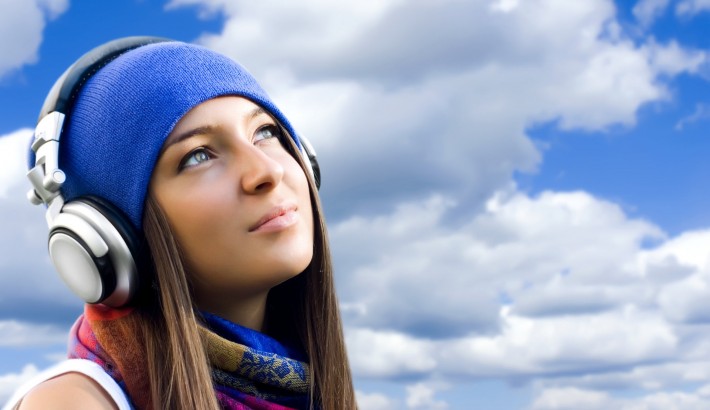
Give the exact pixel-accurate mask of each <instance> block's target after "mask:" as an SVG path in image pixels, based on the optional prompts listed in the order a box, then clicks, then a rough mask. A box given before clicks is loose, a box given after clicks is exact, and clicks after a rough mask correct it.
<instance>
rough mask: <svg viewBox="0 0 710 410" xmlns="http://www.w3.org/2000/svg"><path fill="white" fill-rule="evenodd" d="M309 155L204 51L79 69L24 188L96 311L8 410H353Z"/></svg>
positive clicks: (98, 53) (137, 49) (52, 98)
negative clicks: (65, 352) (62, 357)
mask: <svg viewBox="0 0 710 410" xmlns="http://www.w3.org/2000/svg"><path fill="white" fill-rule="evenodd" d="M60 135H61V138H59V137H60ZM308 153H309V152H308V149H307V143H306V142H305V141H304V140H303V139H301V138H299V137H298V136H297V134H296V133H295V132H294V130H293V129H292V128H291V125H290V124H289V122H288V120H287V119H286V118H285V117H284V116H283V114H282V113H281V112H280V111H279V110H278V109H277V108H276V107H275V106H274V104H273V103H272V102H271V101H270V99H269V98H268V96H267V95H266V94H265V93H264V91H263V90H262V89H261V88H260V87H259V85H258V84H257V83H256V81H255V80H254V79H253V78H252V77H251V75H250V74H249V73H247V72H246V71H245V70H244V68H243V67H241V66H240V65H239V64H237V63H236V62H234V61H232V60H230V59H228V58H227V57H225V56H223V55H221V54H218V53H215V52H213V51H210V50H207V49H205V48H202V47H199V46H195V45H190V44H185V43H181V42H173V41H164V40H162V39H153V38H129V39H121V40H119V41H116V42H112V43H109V44H108V45H104V46H102V47H100V48H98V49H96V50H94V51H92V52H90V53H89V54H87V55H86V56H85V57H83V58H82V59H81V60H79V61H78V62H77V63H75V65H74V66H72V67H70V69H69V70H68V72H67V73H65V75H64V76H63V77H62V78H60V80H59V81H58V83H57V85H55V88H54V89H53V91H52V92H51V93H50V95H49V96H48V98H47V102H45V107H44V108H43V110H42V114H41V119H40V122H39V124H38V127H37V130H36V132H35V142H34V144H33V150H32V153H31V165H30V166H31V168H32V169H31V171H30V173H29V177H30V180H31V181H32V182H33V185H34V187H35V189H34V191H33V192H31V196H32V199H33V201H34V202H36V203H45V204H46V205H47V206H48V214H47V220H48V221H49V225H50V240H49V249H50V255H51V257H52V260H53V262H54V264H55V266H56V267H57V270H58V271H59V273H60V275H61V276H62V277H63V279H64V280H65V281H66V282H67V283H68V284H69V286H70V287H71V288H72V289H73V290H74V291H75V292H76V293H77V294H79V295H80V296H81V297H82V298H84V300H86V301H87V302H89V303H88V304H87V305H86V308H85V312H84V314H83V315H82V316H81V317H80V318H79V319H78V321H77V322H76V324H75V325H74V327H73V329H72V331H71V335H70V339H71V340H70V345H69V358H70V359H69V360H67V361H65V362H63V363H60V364H59V365H58V366H56V367H55V368H54V369H50V371H48V372H46V373H44V374H43V375H41V377H39V378H37V379H36V380H34V381H32V382H31V383H29V384H28V385H27V386H25V387H24V388H22V389H20V390H19V391H18V392H17V394H16V395H15V397H14V398H13V399H12V400H11V402H10V403H9V404H8V408H19V409H22V410H24V409H53V408H56V409H59V408H72V409H84V408H86V409H95V408H105V409H116V408H140V409H143V408H152V409H218V408H229V409H288V408H299V409H300V408H306V409H308V408H316V409H318V408H319V409H353V408H355V407H356V405H355V399H354V391H353V387H352V380H351V375H350V368H349V365H348V361H347V357H346V353H345V346H344V341H343V335H342V328H341V323H340V317H339V313H338V306H337V300H336V296H335V291H334V286H333V275H332V267H331V262H330V255H329V250H328V240H327V236H326V230H325V224H324V221H323V217H322V213H321V208H320V203H319V199H318V194H317V188H316V184H317V180H319V178H320V176H319V172H318V168H317V163H316V162H315V160H314V157H313V156H312V155H311V157H310V158H309V156H308ZM84 265H85V266H84Z"/></svg>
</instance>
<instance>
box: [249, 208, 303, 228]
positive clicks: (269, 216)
mask: <svg viewBox="0 0 710 410" xmlns="http://www.w3.org/2000/svg"><path fill="white" fill-rule="evenodd" d="M296 221H298V213H297V212H296V206H295V205H282V206H275V207H274V208H272V209H271V210H269V212H267V213H266V214H265V215H264V216H263V217H261V219H259V221H258V222H257V223H255V224H254V225H252V227H251V228H249V232H278V231H281V230H283V229H286V228H288V227H290V226H291V225H293V224H295V223H296Z"/></svg>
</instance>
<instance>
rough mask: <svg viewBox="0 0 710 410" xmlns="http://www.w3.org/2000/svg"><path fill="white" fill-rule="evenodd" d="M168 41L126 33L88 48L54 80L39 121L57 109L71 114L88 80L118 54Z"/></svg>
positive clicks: (166, 39)
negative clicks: (131, 35) (76, 99)
mask: <svg viewBox="0 0 710 410" xmlns="http://www.w3.org/2000/svg"><path fill="white" fill-rule="evenodd" d="M166 41H173V40H170V39H168V38H162V37H150V36H134V37H125V38H120V39H117V40H113V41H110V42H108V43H106V44H103V45H101V46H99V47H96V48H94V49H93V50H91V51H89V52H87V53H86V54H84V55H83V56H81V57H80V58H79V59H78V60H76V62H74V64H72V65H71V66H69V68H67V69H66V71H64V73H63V74H62V75H61V76H60V77H59V78H58V79H57V81H56V82H55V83H54V85H53V86H52V89H51V90H50V91H49V94H47V97H46V98H45V100H44V104H43V105H42V110H41V111H40V112H39V118H38V119H37V121H38V122H39V121H41V120H42V118H44V117H45V116H46V115H47V114H49V113H51V112H53V111H59V112H60V113H62V114H65V115H67V114H69V112H70V111H71V107H72V104H73V102H74V98H76V94H77V92H78V91H79V89H80V88H81V87H82V86H83V85H84V83H85V82H86V80H88V79H89V77H91V76H92V75H94V73H96V72H97V71H99V70H100V69H101V68H102V67H103V66H105V65H106V64H108V63H110V62H111V61H113V60H114V59H115V58H116V57H118V56H120V55H121V54H123V53H125V52H127V51H130V50H133V49H134V48H138V47H141V46H145V45H148V44H153V43H162V42H166Z"/></svg>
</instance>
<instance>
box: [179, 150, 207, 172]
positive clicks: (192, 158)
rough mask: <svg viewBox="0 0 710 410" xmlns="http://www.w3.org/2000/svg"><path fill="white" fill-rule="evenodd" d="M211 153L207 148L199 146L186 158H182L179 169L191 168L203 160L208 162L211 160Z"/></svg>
mask: <svg viewBox="0 0 710 410" xmlns="http://www.w3.org/2000/svg"><path fill="white" fill-rule="evenodd" d="M210 158H211V157H210V154H209V152H207V149H206V148H204V147H200V148H197V149H195V150H192V151H191V152H190V153H189V154H187V155H186V156H185V158H183V159H182V161H181V162H180V167H179V169H180V170H181V171H182V170H183V169H185V168H190V167H194V166H196V165H200V164H202V163H203V162H207V161H209V160H210Z"/></svg>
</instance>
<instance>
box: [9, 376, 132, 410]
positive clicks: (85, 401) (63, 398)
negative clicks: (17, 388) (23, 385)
mask: <svg viewBox="0 0 710 410" xmlns="http://www.w3.org/2000/svg"><path fill="white" fill-rule="evenodd" d="M18 409H19V410H32V409H79V410H81V409H111V410H118V406H117V405H116V402H115V401H114V400H113V399H112V398H111V395H110V394H109V393H108V392H107V391H106V390H105V389H104V388H103V387H101V385H99V383H98V382H96V380H94V379H92V378H90V377H89V376H87V375H85V374H82V373H76V372H70V373H64V374H62V375H59V376H57V377H55V378H53V379H49V380H46V381H44V382H42V383H40V384H39V385H37V386H36V387H34V388H33V389H32V390H30V392H29V393H27V395H26V396H25V397H24V398H23V399H22V402H21V403H20V406H19V407H18Z"/></svg>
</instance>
